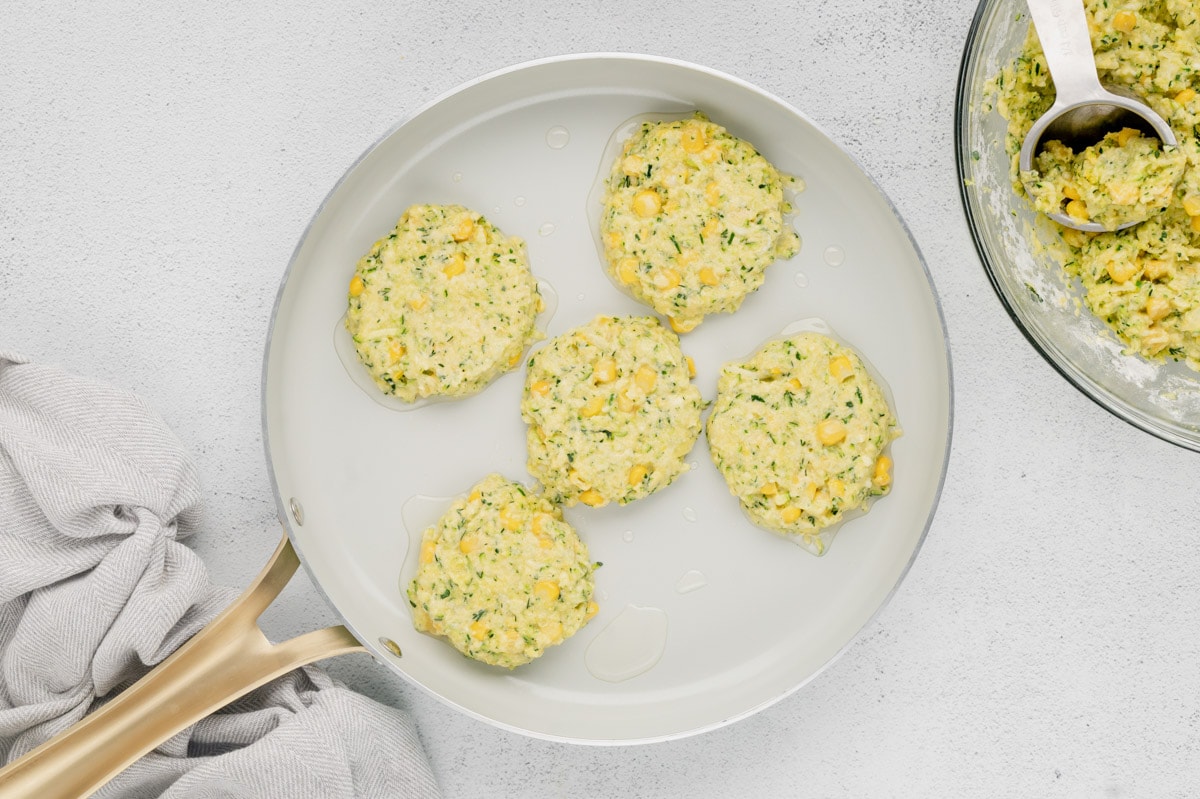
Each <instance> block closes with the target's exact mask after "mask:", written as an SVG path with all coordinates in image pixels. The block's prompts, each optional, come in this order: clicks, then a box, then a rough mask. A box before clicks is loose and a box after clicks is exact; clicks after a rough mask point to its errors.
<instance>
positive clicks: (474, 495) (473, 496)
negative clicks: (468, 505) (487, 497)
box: [467, 490, 483, 502]
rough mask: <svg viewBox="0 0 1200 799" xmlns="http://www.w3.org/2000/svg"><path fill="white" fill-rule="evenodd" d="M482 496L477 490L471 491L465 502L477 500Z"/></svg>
mask: <svg viewBox="0 0 1200 799" xmlns="http://www.w3.org/2000/svg"><path fill="white" fill-rule="evenodd" d="M482 498H483V494H481V493H479V491H478V490H476V491H472V492H471V495H470V496H468V497H467V502H478V501H479V500H480V499H482Z"/></svg>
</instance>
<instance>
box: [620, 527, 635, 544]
mask: <svg viewBox="0 0 1200 799" xmlns="http://www.w3.org/2000/svg"><path fill="white" fill-rule="evenodd" d="M621 538H623V539H625V543H627V544H628V543H632V542H633V530H626V531H625V532H623V533H621Z"/></svg>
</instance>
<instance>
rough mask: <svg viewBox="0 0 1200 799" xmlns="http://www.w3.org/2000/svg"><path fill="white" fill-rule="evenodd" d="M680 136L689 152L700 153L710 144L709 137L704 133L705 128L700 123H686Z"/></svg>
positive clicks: (684, 147)
mask: <svg viewBox="0 0 1200 799" xmlns="http://www.w3.org/2000/svg"><path fill="white" fill-rule="evenodd" d="M680 138H681V140H682V142H683V149H684V151H686V152H689V153H698V152H700V151H701V150H703V149H704V148H705V147H707V146H708V137H707V136H705V135H704V128H702V127H700V126H699V125H684V126H683V133H682V135H681V137H680Z"/></svg>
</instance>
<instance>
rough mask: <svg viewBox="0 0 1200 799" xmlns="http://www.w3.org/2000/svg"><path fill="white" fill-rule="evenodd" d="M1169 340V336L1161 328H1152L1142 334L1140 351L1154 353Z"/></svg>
mask: <svg viewBox="0 0 1200 799" xmlns="http://www.w3.org/2000/svg"><path fill="white" fill-rule="evenodd" d="M1170 340H1171V335H1170V334H1169V333H1167V331H1165V330H1163V329H1162V328H1161V327H1152V328H1150V329H1149V330H1147V331H1146V332H1145V333H1143V334H1142V340H1141V344H1142V349H1144V350H1146V351H1147V352H1150V353H1155V352H1158V351H1159V350H1161V349H1162V348H1163V347H1165V346H1167V342H1169V341H1170Z"/></svg>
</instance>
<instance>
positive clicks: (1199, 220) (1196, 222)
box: [1191, 216, 1200, 233]
mask: <svg viewBox="0 0 1200 799" xmlns="http://www.w3.org/2000/svg"><path fill="white" fill-rule="evenodd" d="M1191 227H1192V232H1193V233H1200V216H1193V217H1192V225H1191Z"/></svg>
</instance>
